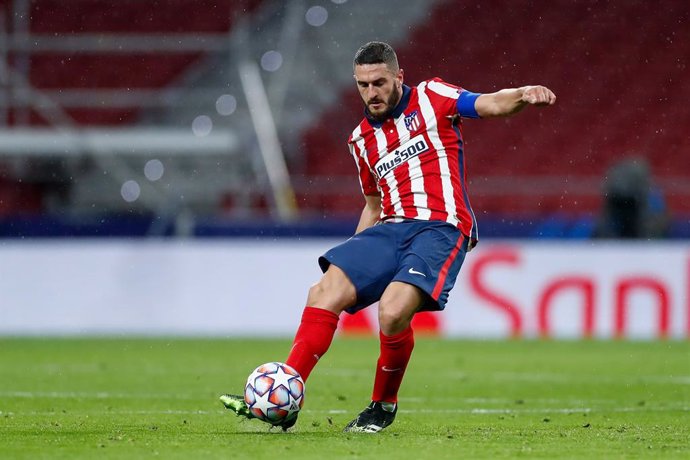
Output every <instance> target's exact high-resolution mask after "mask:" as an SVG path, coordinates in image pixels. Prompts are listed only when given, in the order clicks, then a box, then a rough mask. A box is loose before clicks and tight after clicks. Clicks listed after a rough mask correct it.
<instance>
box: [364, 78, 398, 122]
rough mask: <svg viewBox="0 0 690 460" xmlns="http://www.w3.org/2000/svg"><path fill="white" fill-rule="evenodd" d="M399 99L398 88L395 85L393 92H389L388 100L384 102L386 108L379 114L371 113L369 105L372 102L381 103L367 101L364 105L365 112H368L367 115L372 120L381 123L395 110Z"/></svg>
mask: <svg viewBox="0 0 690 460" xmlns="http://www.w3.org/2000/svg"><path fill="white" fill-rule="evenodd" d="M400 98H401V93H400V89H399V88H398V86H397V85H393V90H392V91H391V94H390V96H388V100H386V102H385V104H386V108H385V109H384V110H383V111H381V112H379V113H372V111H371V109H370V108H369V105H370V104H371V103H372V102H381V101H380V100H378V99H375V100H373V101H369V102H368V103H367V104H366V107H367V112H369V115H370V116H371V118H373V119H374V120H377V121H383V120H385V119H386V118H388V115H390V114H391V112H392V111H393V110H395V107H396V106H397V105H398V102H400Z"/></svg>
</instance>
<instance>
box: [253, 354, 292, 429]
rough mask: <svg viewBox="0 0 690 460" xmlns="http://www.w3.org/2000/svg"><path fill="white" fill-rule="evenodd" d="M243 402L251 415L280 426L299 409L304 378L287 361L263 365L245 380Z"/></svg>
mask: <svg viewBox="0 0 690 460" xmlns="http://www.w3.org/2000/svg"><path fill="white" fill-rule="evenodd" d="M244 401H245V402H246V403H247V407H248V408H249V410H250V411H251V413H252V415H253V416H254V417H256V418H258V419H260V420H263V421H264V422H267V423H270V424H271V425H280V424H281V423H283V422H285V421H286V420H289V419H291V418H293V417H296V416H297V413H298V412H299V410H300V409H301V408H302V404H303V403H304V381H303V380H302V377H300V375H299V373H298V372H297V371H296V370H294V369H293V368H292V367H290V366H288V365H287V364H283V363H277V362H273V363H266V364H262V365H261V366H259V367H257V368H256V369H255V370H254V372H252V373H251V374H250V375H249V378H248V379H247V385H246V386H245V388H244Z"/></svg>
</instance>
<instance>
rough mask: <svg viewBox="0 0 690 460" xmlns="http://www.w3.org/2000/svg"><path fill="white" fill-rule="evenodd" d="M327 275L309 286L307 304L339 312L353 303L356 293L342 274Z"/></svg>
mask: <svg viewBox="0 0 690 460" xmlns="http://www.w3.org/2000/svg"><path fill="white" fill-rule="evenodd" d="M327 275H328V272H327ZM327 275H324V276H323V277H322V278H321V280H319V282H318V283H316V284H314V285H313V286H311V287H310V288H309V294H308V297H307V305H309V306H310V307H316V308H323V309H325V310H330V311H332V312H334V313H338V314H339V313H340V312H342V311H343V310H345V309H346V308H348V307H351V306H353V305H354V304H355V302H356V300H357V293H356V290H355V287H354V286H353V285H352V283H351V282H350V280H349V279H347V278H346V277H345V276H344V275H343V277H342V278H341V277H339V276H332V275H331V276H327Z"/></svg>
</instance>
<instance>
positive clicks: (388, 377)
mask: <svg viewBox="0 0 690 460" xmlns="http://www.w3.org/2000/svg"><path fill="white" fill-rule="evenodd" d="M379 338H380V339H381V354H380V356H379V360H378V363H377V365H376V379H375V380H374V393H373V394H372V396H371V400H372V401H382V402H391V403H397V402H398V390H399V389H400V384H401V383H402V379H403V376H404V375H405V369H406V368H407V363H408V362H409V361H410V356H412V349H413V348H414V333H413V332H412V328H411V327H408V328H407V329H405V330H404V331H402V332H400V333H398V334H396V335H391V336H388V335H383V332H380V331H379Z"/></svg>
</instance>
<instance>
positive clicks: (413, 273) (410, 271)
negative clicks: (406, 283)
mask: <svg viewBox="0 0 690 460" xmlns="http://www.w3.org/2000/svg"><path fill="white" fill-rule="evenodd" d="M407 273H409V274H410V275H422V276H423V277H424V278H426V275H425V274H424V273H422V272H418V271H417V270H415V269H414V268H410V269H409V270H407Z"/></svg>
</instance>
